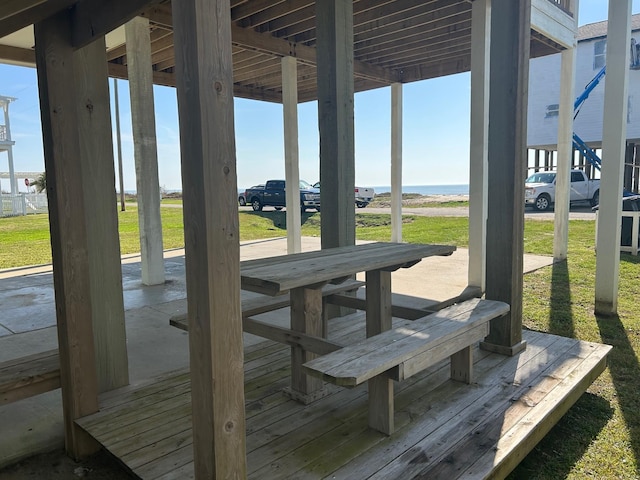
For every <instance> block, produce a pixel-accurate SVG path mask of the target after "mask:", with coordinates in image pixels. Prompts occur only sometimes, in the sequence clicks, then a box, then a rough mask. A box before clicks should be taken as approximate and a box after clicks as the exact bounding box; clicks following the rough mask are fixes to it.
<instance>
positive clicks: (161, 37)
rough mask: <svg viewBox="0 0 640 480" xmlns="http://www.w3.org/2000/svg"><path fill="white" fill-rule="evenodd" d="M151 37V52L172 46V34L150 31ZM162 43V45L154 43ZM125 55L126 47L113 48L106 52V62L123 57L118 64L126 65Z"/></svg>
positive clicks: (159, 30) (123, 45) (156, 30)
mask: <svg viewBox="0 0 640 480" xmlns="http://www.w3.org/2000/svg"><path fill="white" fill-rule="evenodd" d="M150 37H151V51H152V52H153V51H154V49H155V50H158V49H160V48H167V47H168V46H170V45H173V32H167V31H166V30H162V29H155V30H152V31H151V33H150ZM159 41H162V43H156V42H159ZM126 55H127V45H126V44H124V43H123V44H122V45H119V46H117V47H114V48H112V49H110V50H108V51H107V60H108V61H111V60H115V59H116V58H119V57H123V61H122V62H120V63H122V64H125V65H126V63H127V62H126Z"/></svg>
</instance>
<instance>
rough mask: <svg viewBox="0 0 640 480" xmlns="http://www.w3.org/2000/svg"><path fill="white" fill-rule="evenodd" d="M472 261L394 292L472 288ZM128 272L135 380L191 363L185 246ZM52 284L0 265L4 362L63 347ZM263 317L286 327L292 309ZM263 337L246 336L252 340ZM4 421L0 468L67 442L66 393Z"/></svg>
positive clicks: (17, 409) (428, 262) (278, 242)
mask: <svg viewBox="0 0 640 480" xmlns="http://www.w3.org/2000/svg"><path fill="white" fill-rule="evenodd" d="M319 248H320V239H319V238H311V237H305V238H303V239H302V249H303V251H309V250H316V249H319ZM286 249H287V242H286V238H278V239H270V240H258V241H251V242H244V243H243V244H242V245H241V248H240V255H241V259H242V260H245V259H251V258H260V257H267V256H275V255H285V254H286V253H287V251H286ZM552 262H553V260H552V258H551V257H544V256H532V255H526V256H525V272H528V271H532V270H535V269H537V268H540V267H543V266H547V265H551V264H552ZM467 263H468V251H467V250H466V249H458V250H457V251H456V252H455V253H454V254H453V255H451V256H450V257H432V258H428V259H425V260H423V261H422V262H420V263H418V264H417V265H415V266H413V267H412V268H409V269H401V270H399V271H397V272H394V273H393V275H392V286H393V290H394V292H398V294H404V295H411V296H417V297H422V298H423V300H416V302H417V303H418V304H417V305H416V306H426V305H427V304H428V303H429V302H431V301H441V300H445V299H447V298H450V297H453V296H456V295H458V294H460V293H461V292H462V291H463V290H464V288H465V287H466V286H467ZM122 271H123V288H124V298H125V310H126V314H125V318H126V328H127V345H128V352H129V367H130V378H131V382H132V383H137V382H140V381H142V380H144V379H147V378H150V377H153V376H156V375H158V374H161V373H163V372H167V371H172V370H176V369H180V368H184V367H187V366H188V364H189V349H188V334H187V333H186V332H183V331H181V330H178V329H177V328H174V327H171V326H170V325H169V318H170V317H171V315H173V314H175V313H176V312H177V311H178V310H180V309H184V307H185V305H186V300H185V295H186V293H185V291H186V285H185V279H184V250H182V249H176V250H171V251H167V252H165V274H166V278H167V282H166V283H165V284H164V285H158V286H151V287H149V286H143V285H142V281H141V272H140V256H139V255H127V256H126V257H124V258H123V267H122ZM363 279H364V276H363ZM52 283H53V279H52V274H51V266H37V267H34V268H32V269H30V268H21V269H11V270H5V271H0V305H2V309H3V310H2V316H1V317H0V361H2V360H7V359H11V358H16V357H19V356H23V355H28V354H30V353H35V352H40V351H44V350H49V349H52V348H56V347H57V332H56V328H55V305H54V298H53V287H52ZM243 295H252V294H251V293H249V292H243ZM258 318H260V319H261V320H265V321H269V322H273V323H276V324H280V325H287V324H288V310H286V309H285V310H280V311H276V312H270V313H266V314H263V315H261V316H259V317H258ZM262 340H263V339H261V338H259V337H255V336H253V335H249V334H245V335H244V341H245V344H246V345H250V344H254V343H257V342H260V341H262ZM0 425H2V435H0V467H2V466H5V465H8V464H11V463H14V462H16V461H18V460H20V459H21V458H24V457H26V456H29V455H32V454H34V453H36V452H42V451H47V450H51V449H54V448H58V447H60V446H62V445H63V443H64V441H63V429H62V409H61V399H60V391H59V390H57V391H54V392H49V393H47V394H43V395H39V396H36V397H33V398H30V399H27V400H23V401H20V402H16V403H13V404H10V405H5V406H2V407H0Z"/></svg>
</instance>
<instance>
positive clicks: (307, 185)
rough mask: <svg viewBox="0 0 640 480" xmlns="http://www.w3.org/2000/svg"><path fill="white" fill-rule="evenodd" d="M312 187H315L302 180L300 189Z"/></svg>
mask: <svg viewBox="0 0 640 480" xmlns="http://www.w3.org/2000/svg"><path fill="white" fill-rule="evenodd" d="M310 188H313V187H312V186H311V185H309V184H308V183H307V182H305V181H304V180H300V189H301V190H309V189H310Z"/></svg>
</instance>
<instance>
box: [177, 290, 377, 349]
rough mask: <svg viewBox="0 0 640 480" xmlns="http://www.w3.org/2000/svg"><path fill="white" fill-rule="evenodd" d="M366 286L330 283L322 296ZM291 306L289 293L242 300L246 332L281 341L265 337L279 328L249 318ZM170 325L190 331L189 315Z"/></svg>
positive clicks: (181, 316)
mask: <svg viewBox="0 0 640 480" xmlns="http://www.w3.org/2000/svg"><path fill="white" fill-rule="evenodd" d="M364 284H365V283H364V282H360V281H358V280H346V281H344V282H342V283H338V284H332V283H330V284H327V285H325V286H323V287H322V295H323V297H324V298H325V299H326V298H329V297H330V296H331V295H335V294H337V293H343V292H349V291H354V290H357V289H358V288H360V287H362V286H364ZM290 305H291V300H290V297H289V294H288V293H286V294H285V295H278V296H275V297H271V296H267V295H261V296H259V297H252V298H247V299H244V300H242V318H243V320H244V327H245V328H244V330H245V331H246V332H248V333H254V334H256V335H260V336H264V337H265V338H269V339H271V340H275V341H281V340H280V338H281V337H280V334H278V338H271V337H269V336H265V335H264V333H265V332H266V331H267V330H268V329H273V330H274V331H275V329H276V328H277V327H273V326H271V325H269V324H268V323H266V322H260V321H259V320H255V319H252V318H249V317H252V316H254V315H259V314H261V313H266V312H271V311H273V310H279V309H281V308H285V307H288V306H290ZM247 320H249V321H247ZM169 323H170V324H171V325H173V326H174V327H177V328H180V329H181V330H188V324H187V313H186V312H181V313H179V314H176V315H173V316H172V317H171V318H170V319H169ZM325 323H326V322H325ZM254 327H255V328H254ZM325 329H326V326H325ZM280 330H282V329H280ZM325 333H326V332H325ZM325 336H326V335H325ZM286 343H288V342H286ZM323 353H326V352H323Z"/></svg>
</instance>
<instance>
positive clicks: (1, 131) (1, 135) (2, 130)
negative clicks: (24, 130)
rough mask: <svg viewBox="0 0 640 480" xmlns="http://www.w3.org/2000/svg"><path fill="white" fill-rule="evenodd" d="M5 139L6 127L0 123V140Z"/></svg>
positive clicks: (3, 140) (4, 140)
mask: <svg viewBox="0 0 640 480" xmlns="http://www.w3.org/2000/svg"><path fill="white" fill-rule="evenodd" d="M6 141H7V127H6V125H0V142H6Z"/></svg>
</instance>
